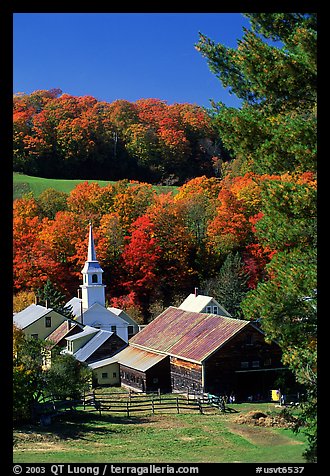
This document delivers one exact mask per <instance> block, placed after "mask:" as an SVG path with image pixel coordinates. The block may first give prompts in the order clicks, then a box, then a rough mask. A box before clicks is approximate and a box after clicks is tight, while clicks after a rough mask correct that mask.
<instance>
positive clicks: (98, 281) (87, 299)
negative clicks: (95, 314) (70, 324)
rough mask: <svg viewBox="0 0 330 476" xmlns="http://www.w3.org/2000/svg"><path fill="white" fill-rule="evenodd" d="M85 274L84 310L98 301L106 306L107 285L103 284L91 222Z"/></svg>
mask: <svg viewBox="0 0 330 476" xmlns="http://www.w3.org/2000/svg"><path fill="white" fill-rule="evenodd" d="M81 273H82V275H83V284H82V285H81V286H80V287H81V290H82V291H81V295H82V306H83V310H86V309H88V308H90V307H91V306H92V305H93V304H95V303H98V304H101V306H104V307H105V292H104V289H105V285H104V284H102V273H103V269H102V268H101V266H100V264H99V262H98V261H97V258H96V251H95V244H94V236H93V228H92V224H91V223H90V224H89V238H88V252H87V261H85V265H84V267H83V269H82V271H81Z"/></svg>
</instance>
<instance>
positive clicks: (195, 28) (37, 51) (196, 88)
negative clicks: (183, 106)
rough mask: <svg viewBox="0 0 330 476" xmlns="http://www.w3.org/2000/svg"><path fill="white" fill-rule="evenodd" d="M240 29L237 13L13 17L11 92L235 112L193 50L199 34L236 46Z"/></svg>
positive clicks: (242, 20)
mask: <svg viewBox="0 0 330 476" xmlns="http://www.w3.org/2000/svg"><path fill="white" fill-rule="evenodd" d="M243 26H245V27H249V21H248V19H247V18H246V17H244V16H243V15H242V14H240V13H15V14H14V42H13V46H14V58H13V68H14V70H13V73H14V84H13V90H14V93H17V92H25V93H27V94H29V93H31V92H32V91H35V90H37V89H51V88H60V89H61V90H62V91H63V92H64V93H68V94H72V95H74V96H83V95H90V96H94V97H95V98H96V99H98V100H101V101H107V102H112V101H114V100H116V99H126V100H128V101H136V100H137V99H140V98H159V99H162V100H165V101H167V102H168V103H169V104H172V103H175V102H179V103H182V102H188V103H193V104H198V105H200V106H205V107H210V99H213V100H215V101H223V102H224V103H225V104H227V105H228V106H233V107H238V106H239V104H240V103H239V101H238V100H237V98H236V96H235V95H230V94H229V93H228V91H226V90H224V88H223V87H222V84H221V82H220V81H219V80H218V79H217V78H216V77H215V75H214V74H213V73H211V71H210V70H209V68H208V65H207V62H206V59H205V58H203V57H202V55H201V54H200V53H198V51H196V49H195V47H194V45H195V44H196V43H197V41H198V32H199V31H200V32H201V33H203V34H205V35H206V36H208V37H209V38H211V39H212V40H214V41H215V42H217V43H222V44H224V45H226V46H230V47H236V46H237V40H238V39H240V38H242V35H243V29H242V28H243Z"/></svg>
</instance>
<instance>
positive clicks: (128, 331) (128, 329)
mask: <svg viewBox="0 0 330 476" xmlns="http://www.w3.org/2000/svg"><path fill="white" fill-rule="evenodd" d="M127 333H128V337H132V335H133V334H134V327H133V326H128V327H127Z"/></svg>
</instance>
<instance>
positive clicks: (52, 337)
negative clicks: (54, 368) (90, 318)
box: [46, 320, 81, 345]
mask: <svg viewBox="0 0 330 476" xmlns="http://www.w3.org/2000/svg"><path fill="white" fill-rule="evenodd" d="M68 322H69V320H68V321H64V322H62V324H60V325H59V326H58V327H57V328H56V329H55V330H54V331H53V332H52V333H51V334H49V336H47V337H46V340H49V341H52V342H53V343H54V345H56V344H58V343H59V342H60V341H61V340H62V339H64V337H66V336H67V335H68V334H69V333H70V332H72V331H73V329H75V328H76V327H80V328H81V325H79V324H78V323H76V322H74V321H71V327H68Z"/></svg>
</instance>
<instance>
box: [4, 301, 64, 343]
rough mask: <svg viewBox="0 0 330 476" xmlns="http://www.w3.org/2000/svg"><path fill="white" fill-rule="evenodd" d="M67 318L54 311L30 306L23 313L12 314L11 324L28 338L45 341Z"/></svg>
mask: <svg viewBox="0 0 330 476" xmlns="http://www.w3.org/2000/svg"><path fill="white" fill-rule="evenodd" d="M64 321H67V318H66V317H64V316H62V315H61V314H59V313H58V312H56V311H54V309H51V308H47V307H44V306H40V305H39V304H30V306H28V307H26V308H25V309H23V311H20V312H17V313H16V314H14V317H13V323H14V325H15V326H16V327H18V328H20V329H22V330H23V332H24V334H25V335H27V336H29V337H36V338H38V339H45V338H46V337H47V336H49V335H50V334H51V333H52V332H53V331H54V330H55V329H56V328H57V327H58V326H60V325H61V324H62V323H63V322H64Z"/></svg>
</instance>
